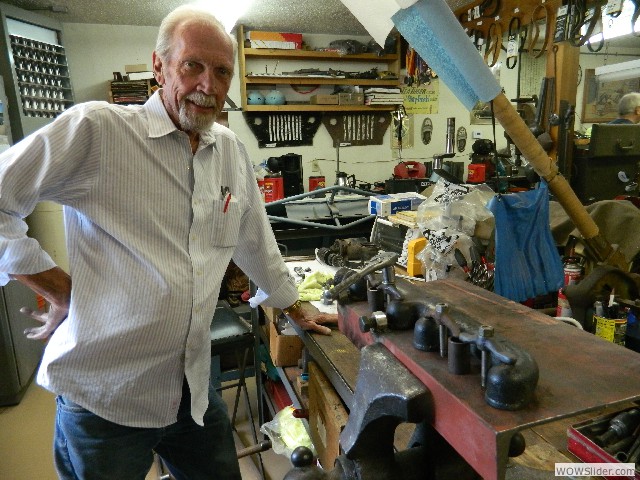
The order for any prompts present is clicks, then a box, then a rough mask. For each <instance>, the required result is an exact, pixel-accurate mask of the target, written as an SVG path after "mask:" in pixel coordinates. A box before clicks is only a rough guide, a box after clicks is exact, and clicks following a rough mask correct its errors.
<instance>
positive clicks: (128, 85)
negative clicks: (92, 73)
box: [108, 80, 152, 105]
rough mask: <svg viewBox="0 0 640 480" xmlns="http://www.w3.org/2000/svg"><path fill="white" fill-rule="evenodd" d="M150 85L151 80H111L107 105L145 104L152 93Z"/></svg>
mask: <svg viewBox="0 0 640 480" xmlns="http://www.w3.org/2000/svg"><path fill="white" fill-rule="evenodd" d="M151 83H152V81H151V80H112V81H110V82H109V92H108V93H109V103H117V104H120V105H131V104H142V103H145V102H146V101H147V100H148V99H149V97H150V96H151V93H152V89H151V86H152V85H151Z"/></svg>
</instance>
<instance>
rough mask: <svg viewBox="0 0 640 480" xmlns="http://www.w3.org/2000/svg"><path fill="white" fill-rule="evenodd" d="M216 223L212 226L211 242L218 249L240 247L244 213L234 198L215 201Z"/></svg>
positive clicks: (214, 216)
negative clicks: (241, 224) (241, 221)
mask: <svg viewBox="0 0 640 480" xmlns="http://www.w3.org/2000/svg"><path fill="white" fill-rule="evenodd" d="M213 211H214V215H213V218H214V221H213V222H212V224H211V240H212V244H213V245H214V246H216V247H235V246H236V245H238V237H239V233H240V220H241V218H242V211H241V208H240V203H239V202H238V200H237V199H236V198H234V197H231V199H230V200H229V201H228V202H227V201H226V200H214V201H213Z"/></svg>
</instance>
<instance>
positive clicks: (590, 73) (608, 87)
mask: <svg viewBox="0 0 640 480" xmlns="http://www.w3.org/2000/svg"><path fill="white" fill-rule="evenodd" d="M584 79H585V83H584V95H583V101H582V122H583V123H604V122H610V121H611V120H615V119H616V118H618V102H619V101H620V98H621V97H622V96H623V95H625V94H627V93H629V92H637V91H639V90H640V78H631V79H628V80H614V81H610V82H599V81H598V80H597V78H596V75H595V69H593V68H590V69H587V70H585V72H584Z"/></svg>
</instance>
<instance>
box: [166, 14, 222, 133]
mask: <svg viewBox="0 0 640 480" xmlns="http://www.w3.org/2000/svg"><path fill="white" fill-rule="evenodd" d="M233 64H234V58H233V45H232V43H231V40H230V39H229V38H228V37H227V36H226V35H225V34H224V32H221V31H219V30H218V29H216V28H214V27H211V26H203V25H200V24H185V25H182V26H179V27H178V28H177V29H176V31H175V32H174V34H173V43H172V47H171V50H170V52H169V54H168V55H167V58H160V57H159V56H158V55H157V54H156V52H154V53H153V71H154V72H155V74H156V79H157V80H158V83H159V84H160V85H162V100H163V103H164V106H165V108H166V109H167V112H168V113H169V116H170V117H171V120H173V122H174V123H175V124H176V126H177V127H178V128H180V129H181V130H183V131H185V132H187V133H197V132H201V131H204V130H207V129H208V128H209V127H211V125H212V124H213V122H214V121H215V120H216V117H217V115H218V114H219V113H220V111H221V110H222V107H223V106H224V102H225V99H226V97H227V92H228V91H229V87H230V85H231V78H232V77H233Z"/></svg>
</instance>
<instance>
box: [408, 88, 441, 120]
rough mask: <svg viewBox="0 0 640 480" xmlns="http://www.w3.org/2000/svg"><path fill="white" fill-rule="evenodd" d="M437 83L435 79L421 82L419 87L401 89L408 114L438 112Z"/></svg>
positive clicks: (438, 90) (438, 89) (438, 95)
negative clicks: (429, 81) (424, 82)
mask: <svg viewBox="0 0 640 480" xmlns="http://www.w3.org/2000/svg"><path fill="white" fill-rule="evenodd" d="M439 83H440V82H438V81H437V80H432V81H431V83H428V84H423V85H420V86H419V87H404V88H403V89H402V97H403V99H404V108H405V110H406V111H407V113H408V114H409V115H413V114H416V113H422V114H425V115H431V114H434V113H438V105H439V103H440V102H439V99H440V88H439Z"/></svg>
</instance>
